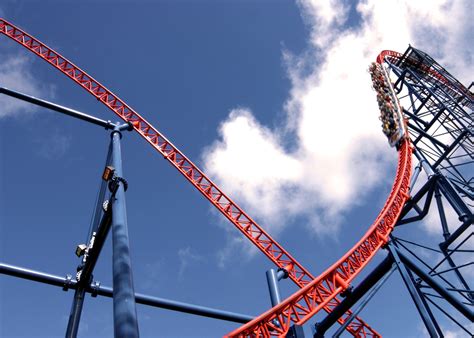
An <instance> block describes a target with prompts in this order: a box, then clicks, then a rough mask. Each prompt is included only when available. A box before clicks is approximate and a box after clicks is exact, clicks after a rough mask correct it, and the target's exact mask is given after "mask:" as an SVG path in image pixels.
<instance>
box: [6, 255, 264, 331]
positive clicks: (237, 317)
mask: <svg viewBox="0 0 474 338" xmlns="http://www.w3.org/2000/svg"><path fill="white" fill-rule="evenodd" d="M0 274H6V275H10V276H13V277H18V278H23V279H27V280H31V281H34V282H40V283H45V284H49V285H54V286H59V287H62V288H63V290H65V291H66V290H68V289H77V288H78V282H77V281H76V280H74V279H72V278H71V276H68V277H66V278H65V277H61V276H57V275H51V274H48V273H44V272H41V271H36V270H31V269H26V268H22V267H19V266H14V265H9V264H4V263H0ZM86 292H88V293H91V294H92V295H93V297H94V295H98V296H104V297H109V298H113V289H112V288H110V287H107V286H103V285H97V284H96V283H92V284H91V285H89V286H88V288H87V289H86ZM135 299H136V302H137V303H138V304H143V305H148V306H154V307H159V308H162V309H167V310H171V311H179V312H183V313H188V314H192V315H196V316H203V317H208V318H214V319H220V320H226V321H230V322H235V323H241V324H245V323H247V322H249V321H251V320H252V319H254V318H255V317H253V316H249V315H246V314H241V313H235V312H230V311H225V310H220V309H213V308H210V307H207V306H201V305H195V304H189V303H184V302H180V301H176V300H171V299H166V298H159V297H153V296H149V295H144V294H141V293H136V294H135Z"/></svg>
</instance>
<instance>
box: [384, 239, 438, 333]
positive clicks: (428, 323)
mask: <svg viewBox="0 0 474 338" xmlns="http://www.w3.org/2000/svg"><path fill="white" fill-rule="evenodd" d="M387 248H388V250H389V251H390V254H391V255H392V257H393V260H394V262H395V264H396V266H397V268H398V271H399V272H400V276H401V277H402V279H403V282H404V283H405V285H406V287H407V289H408V291H409V293H410V296H411V298H412V299H413V302H414V303H415V306H416V308H417V309H418V312H419V314H420V316H421V319H422V320H423V323H424V324H425V327H426V330H427V331H428V333H429V335H430V337H442V336H443V334H442V333H441V330H440V328H439V327H438V326H437V324H436V322H435V321H434V320H433V315H432V313H431V311H430V309H429V307H428V304H426V302H425V301H424V299H423V298H422V297H421V295H420V293H419V290H418V289H417V287H416V285H415V283H414V281H413V277H412V276H411V274H410V272H409V271H408V270H407V268H406V267H405V265H404V264H403V263H402V261H401V260H400V257H399V256H398V250H397V248H396V247H395V245H394V243H393V242H392V241H390V242H388V244H387Z"/></svg>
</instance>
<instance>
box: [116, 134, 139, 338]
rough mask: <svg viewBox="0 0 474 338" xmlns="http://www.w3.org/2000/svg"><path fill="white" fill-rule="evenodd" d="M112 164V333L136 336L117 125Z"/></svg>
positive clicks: (122, 335) (117, 335) (136, 327)
mask: <svg viewBox="0 0 474 338" xmlns="http://www.w3.org/2000/svg"><path fill="white" fill-rule="evenodd" d="M111 136H112V166H113V167H114V168H115V177H114V182H115V184H116V185H117V186H115V188H114V189H116V190H115V193H113V196H112V198H111V202H112V247H113V286H114V295H113V296H114V334H115V337H138V322H137V309H136V305H135V291H134V288H133V277H132V264H131V260H130V246H129V239H128V228H127V213H126V207H125V188H124V182H125V181H124V180H123V178H122V156H121V149H120V138H121V137H122V134H121V133H120V128H119V127H118V126H117V127H115V129H114V131H113V132H112V135H111Z"/></svg>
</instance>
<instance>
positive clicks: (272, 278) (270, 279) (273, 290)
mask: <svg viewBox="0 0 474 338" xmlns="http://www.w3.org/2000/svg"><path fill="white" fill-rule="evenodd" d="M266 275H267V284H268V291H269V292H270V300H271V302H272V307H274V306H275V305H277V304H279V303H281V298H280V290H279V289H278V277H277V273H276V271H275V270H274V269H270V270H268V271H267V274H266Z"/></svg>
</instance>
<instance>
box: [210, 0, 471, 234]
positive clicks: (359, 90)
mask: <svg viewBox="0 0 474 338" xmlns="http://www.w3.org/2000/svg"><path fill="white" fill-rule="evenodd" d="M298 4H299V7H300V9H301V13H302V17H303V19H304V21H305V22H306V24H308V25H309V26H310V28H311V34H310V36H309V44H308V49H307V51H305V52H304V53H303V54H302V55H294V54H292V53H291V51H288V50H284V51H283V53H282V55H283V60H284V64H285V65H286V67H287V73H288V77H289V79H290V81H291V83H292V88H291V91H290V93H289V95H288V100H287V102H286V104H285V107H284V108H285V111H286V113H287V114H286V121H285V122H286V129H284V130H281V129H271V128H269V127H267V126H264V125H262V124H261V123H259V122H258V120H257V118H256V117H255V116H258V112H252V111H251V109H249V108H236V109H233V110H232V111H231V112H230V114H229V116H228V118H227V119H226V120H225V121H223V122H222V124H221V125H220V127H219V139H218V140H216V141H215V142H214V143H213V144H212V145H211V146H210V147H209V148H208V149H206V154H205V156H203V158H204V160H205V170H206V171H207V172H208V173H209V174H210V175H211V177H213V178H214V179H215V180H216V181H217V182H218V183H219V184H221V185H222V186H223V188H224V189H225V191H227V192H229V193H230V195H231V196H237V198H235V199H236V200H238V201H241V202H242V204H243V206H244V207H245V209H247V210H249V213H250V214H251V215H256V217H257V218H258V219H259V220H262V221H263V222H262V223H264V224H265V228H266V229H269V230H270V231H273V232H277V233H278V231H279V230H281V229H283V228H284V226H285V225H287V224H290V223H291V220H292V218H294V217H299V218H300V217H303V218H305V219H306V223H307V224H308V225H309V227H310V228H312V229H313V230H314V233H317V234H330V233H332V234H334V233H335V232H337V229H338V227H339V226H340V224H341V221H342V220H343V219H344V218H343V217H344V214H345V212H346V211H348V210H350V209H351V208H352V207H354V205H355V201H360V200H361V199H363V198H364V196H365V195H366V194H368V193H370V191H371V190H372V189H373V188H374V187H375V186H377V185H378V184H380V183H381V182H382V181H387V180H391V179H392V178H391V177H386V174H385V173H386V172H387V168H388V167H390V166H391V167H393V166H394V162H395V158H396V154H395V151H393V150H391V149H390V148H389V146H388V145H387V141H386V140H385V139H384V137H383V135H382V133H381V130H380V127H379V121H378V119H377V116H378V109H377V104H376V101H375V95H374V92H373V91H372V89H371V86H370V78H369V75H368V73H367V71H366V69H367V66H368V64H369V63H370V62H371V61H373V60H374V59H375V57H376V55H377V54H378V53H379V51H381V50H383V49H392V50H396V51H400V52H403V51H404V50H405V49H406V48H407V47H408V45H409V44H412V45H414V46H416V47H418V48H420V49H423V50H425V51H427V52H428V53H429V54H432V55H433V56H434V57H436V58H438V59H440V61H441V62H445V61H446V64H447V67H448V69H450V70H452V72H453V74H454V75H456V76H459V77H460V78H461V79H463V77H464V78H468V77H469V76H468V75H469V72H468V70H469V69H470V67H472V49H471V48H470V43H469V36H470V34H471V35H472V22H471V20H470V18H469V17H468V16H469V13H470V12H472V10H471V11H470V10H469V9H470V8H471V9H472V3H471V2H470V1H457V2H454V1H442V0H440V1H430V2H429V5H428V3H427V2H426V1H411V0H410V1H408V0H407V1H375V0H364V1H360V2H359V3H357V5H356V7H355V8H353V9H352V10H356V12H357V13H358V15H359V16H360V22H359V23H358V24H356V25H354V24H349V23H348V22H347V20H348V13H349V10H350V7H349V6H350V5H349V2H344V1H325V0H312V1H309V0H308V1H299V2H298ZM453 60H454V61H453ZM288 138H291V139H292V141H293V142H292V143H293V144H295V145H296V146H294V147H292V148H291V149H288V148H287V147H286V145H287V144H288V142H287V139H288ZM341 215H342V216H341Z"/></svg>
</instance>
